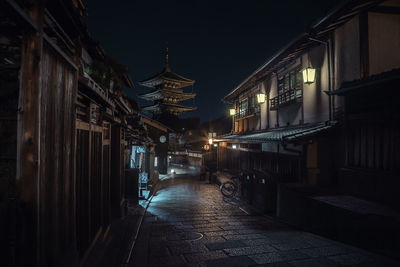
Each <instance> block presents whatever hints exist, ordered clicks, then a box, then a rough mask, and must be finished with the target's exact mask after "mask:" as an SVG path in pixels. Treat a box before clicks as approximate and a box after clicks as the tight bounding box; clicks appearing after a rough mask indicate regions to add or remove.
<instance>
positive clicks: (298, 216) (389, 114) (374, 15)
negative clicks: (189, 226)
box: [217, 0, 400, 245]
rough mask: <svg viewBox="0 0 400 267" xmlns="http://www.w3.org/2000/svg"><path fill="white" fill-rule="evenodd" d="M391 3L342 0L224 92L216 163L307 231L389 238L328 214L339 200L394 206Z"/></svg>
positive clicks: (397, 23)
mask: <svg viewBox="0 0 400 267" xmlns="http://www.w3.org/2000/svg"><path fill="white" fill-rule="evenodd" d="M399 6H400V3H399V1H357V0H352V1H344V2H343V3H342V4H341V5H339V6H337V7H336V8H334V9H333V10H332V11H331V12H330V13H329V14H328V15H327V16H325V17H323V18H322V19H320V20H319V21H318V22H317V23H315V24H313V25H312V26H311V27H310V28H309V29H308V30H307V32H305V33H302V34H301V35H300V36H299V37H298V38H296V39H295V40H293V41H292V42H290V43H289V44H288V45H287V46H285V47H283V48H282V49H281V50H280V51H279V52H278V53H276V54H275V55H273V56H272V57H271V59H269V60H268V61H267V62H266V63H265V64H263V65H262V66H261V67H260V68H259V69H257V70H256V71H254V72H253V73H252V74H251V75H250V76H249V77H247V78H246V79H245V80H244V81H243V82H242V83H241V84H240V85H238V86H237V87H236V88H235V89H234V90H233V91H231V92H230V93H229V94H228V95H226V96H225V97H224V99H223V101H225V102H228V103H231V104H232V106H233V108H232V110H231V114H232V132H231V133H229V134H227V135H225V136H221V137H219V138H218V140H217V141H219V147H218V152H217V153H218V154H217V161H218V169H219V170H220V171H223V170H230V171H236V172H245V173H246V172H249V173H252V174H249V175H247V176H246V177H247V180H248V183H249V184H250V185H249V187H247V188H253V189H254V190H255V191H254V192H253V194H250V195H247V197H248V198H250V199H249V201H250V202H252V204H255V205H256V206H259V207H261V208H264V210H268V211H269V212H274V211H275V212H277V215H278V216H280V217H281V218H282V219H284V220H286V221H288V222H291V223H293V224H296V225H298V226H301V227H304V228H306V229H309V230H315V231H319V230H321V229H330V231H331V233H332V234H334V233H335V229H336V230H337V226H338V225H335V222H336V223H337V224H340V223H342V226H341V227H342V228H341V229H342V230H343V231H345V232H346V234H347V237H350V236H351V235H352V234H354V235H357V234H359V235H365V236H367V235H368V234H369V233H371V232H375V233H377V232H379V231H380V233H382V235H381V236H385V238H390V235H389V234H388V233H387V232H384V231H382V228H385V227H381V230H379V229H378V227H376V228H372V227H373V226H371V225H373V224H372V223H371V224H368V223H366V225H367V224H368V225H369V226H368V227H370V226H371V228H370V229H369V230H368V231H364V232H362V233H361V232H357V233H355V232H353V233H352V234H351V230H349V229H350V228H351V227H354V228H356V226H355V224H354V222H355V221H356V219H354V218H356V216H355V217H354V218H353V219H354V221H351V220H350V219H349V220H348V221H346V222H338V221H337V220H335V219H337V218H347V219H348V218H349V216H347V215H348V213H346V211H343V214H344V215H343V214H342V215H343V216H342V217H341V216H337V217H336V218H333V217H332V218H331V217H329V216H335V215H333V214H336V215H337V214H338V213H335V212H329V211H332V210H335V211H336V212H337V211H338V210H341V209H342V208H343V206H345V203H344V202H343V203H342V202H341V201H347V200H348V199H351V201H355V202H357V201H360V202H358V203H361V202H362V203H364V204H365V203H369V202H368V201H376V202H377V203H379V204H384V205H388V206H391V207H392V208H395V209H399V205H398V203H399V201H398V195H399V190H398V188H399V186H398V182H397V181H396V179H394V177H395V176H396V177H399V170H398V167H396V166H397V165H398V160H397V159H398V156H399V152H398V151H399V150H398V149H397V148H398V146H399V142H398V140H397V139H396V138H395V136H397V135H398V133H399V132H398V129H399V127H398V124H399V116H398V112H397V111H396V108H395V105H396V100H395V99H397V98H396V97H397V95H398V92H397V91H396V90H395V89H394V88H398V86H399V83H398V71H397V70H396V69H398V68H399V67H400V57H399V55H400V54H399V53H398V52H397V51H400V47H399V44H400V35H399V32H400V20H399V18H400V15H399V13H398V9H399ZM383 29H384V30H383ZM393 69H395V70H393ZM389 95H393V96H394V95H395V96H396V97H390V96H389ZM395 162H396V163H395ZM289 183H290V184H289ZM254 185H256V186H255V187H254ZM271 187H272V188H273V189H272V191H271V190H270V189H268V188H271ZM324 194H331V195H334V197H333V198H332V197H331V198H329V200H325V199H324V198H323V197H319V198H314V197H315V196H316V195H319V196H320V195H324ZM343 194H346V195H347V196H351V197H349V198H343ZM263 195H264V196H263ZM268 196H272V198H271V197H268ZM359 198H360V199H362V200H359ZM332 199H334V200H332ZM343 199H347V200H343ZM335 201H336V202H335ZM363 201H364V202H363ZM365 201H367V202H365ZM321 203H323V204H321ZM332 203H333V204H332ZM338 203H339V204H338ZM340 203H342V204H343V205H342V204H340ZM329 205H331V206H335V205H336V206H335V208H331V209H330V208H329V207H331V206H329ZM340 205H342V206H340ZM368 205H369V204H368ZM371 206H372V204H371ZM347 208H348V206H347ZM382 210H383V209H382ZM305 214H306V216H305ZM321 214H324V216H326V218H331V220H330V219H327V220H320V219H319V217H320V215H321ZM346 214H347V215H346ZM374 216H377V217H376V218H378V217H379V216H380V215H376V214H375V215H374ZM350 217H351V216H350ZM328 221H329V222H330V223H328V225H327V222H328ZM324 224H325V225H324ZM346 224H347V225H348V227H347V228H346V227H344V226H343V225H346ZM376 225H380V224H375V226H376ZM347 230H348V231H347ZM364 230H365V229H364ZM360 231H362V230H361V229H360ZM383 232H384V233H383ZM336 234H337V232H336ZM337 237H338V236H336V238H337ZM344 237H345V236H344ZM370 237H371V236H370ZM366 240H368V238H366ZM369 240H374V238H369ZM365 243H368V242H365ZM372 245H373V244H372ZM375 245H376V244H375Z"/></svg>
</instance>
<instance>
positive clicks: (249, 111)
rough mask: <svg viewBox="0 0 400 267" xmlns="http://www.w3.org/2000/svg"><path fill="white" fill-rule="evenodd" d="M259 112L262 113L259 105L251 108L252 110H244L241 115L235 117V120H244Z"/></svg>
mask: <svg viewBox="0 0 400 267" xmlns="http://www.w3.org/2000/svg"><path fill="white" fill-rule="evenodd" d="M258 112H260V106H259V105H257V106H256V107H250V108H248V109H246V110H243V111H242V112H240V113H237V114H236V115H235V119H240V118H243V117H247V116H249V115H252V114H255V113H258Z"/></svg>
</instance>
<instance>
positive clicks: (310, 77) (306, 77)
mask: <svg viewBox="0 0 400 267" xmlns="http://www.w3.org/2000/svg"><path fill="white" fill-rule="evenodd" d="M303 82H304V83H306V84H310V83H313V82H315V69H314V68H311V67H307V68H305V69H304V70H303Z"/></svg>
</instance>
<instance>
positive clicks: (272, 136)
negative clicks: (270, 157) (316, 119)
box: [222, 122, 333, 143]
mask: <svg viewBox="0 0 400 267" xmlns="http://www.w3.org/2000/svg"><path fill="white" fill-rule="evenodd" d="M332 127H333V125H332V124H326V123H325V122H321V123H316V124H307V125H301V126H296V127H283V128H278V129H274V130H269V131H267V132H262V133H253V134H246V135H229V136H225V137H223V138H222V140H232V141H238V142H255V143H258V142H262V143H267V142H293V141H295V140H296V139H298V138H303V137H306V136H310V135H314V134H316V133H320V132H322V131H326V130H328V129H330V128H332Z"/></svg>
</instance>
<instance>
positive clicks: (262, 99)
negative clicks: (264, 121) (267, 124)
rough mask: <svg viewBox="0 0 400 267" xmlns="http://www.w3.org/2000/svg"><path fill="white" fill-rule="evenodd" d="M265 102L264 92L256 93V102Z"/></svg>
mask: <svg viewBox="0 0 400 267" xmlns="http://www.w3.org/2000/svg"><path fill="white" fill-rule="evenodd" d="M264 102H265V94H257V103H258V104H262V103H264Z"/></svg>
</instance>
